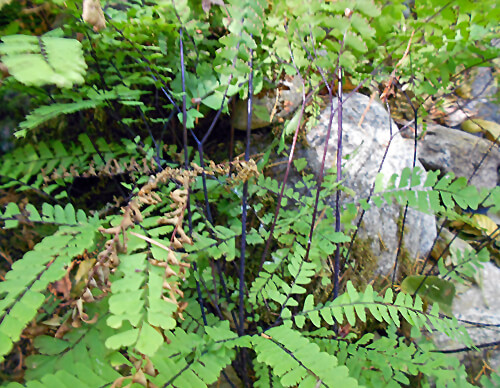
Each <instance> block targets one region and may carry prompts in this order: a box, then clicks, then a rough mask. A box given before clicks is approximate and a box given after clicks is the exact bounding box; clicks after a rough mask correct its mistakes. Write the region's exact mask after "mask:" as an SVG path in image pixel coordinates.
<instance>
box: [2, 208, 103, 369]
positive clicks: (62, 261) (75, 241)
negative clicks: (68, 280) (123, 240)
mask: <svg viewBox="0 0 500 388" xmlns="http://www.w3.org/2000/svg"><path fill="white" fill-rule="evenodd" d="M73 217H74V215H73ZM95 235H96V230H95V224H88V223H86V224H83V225H81V226H76V227H61V228H60V229H59V230H58V231H57V232H56V233H54V234H53V235H52V236H48V237H45V238H44V239H43V240H42V241H41V242H40V243H38V244H37V245H36V246H35V248H34V250H32V251H29V252H28V253H26V254H25V255H24V257H23V258H22V259H21V260H19V261H17V262H16V263H15V264H14V265H13V266H12V270H11V271H9V273H8V274H7V275H6V276H5V281H3V282H2V283H0V294H1V295H2V302H1V304H0V344H1V346H0V357H2V359H3V357H4V356H5V355H6V354H7V353H8V352H9V351H10V350H11V349H12V343H13V342H16V341H18V340H19V338H20V335H21V332H22V331H23V329H24V328H25V327H26V325H27V324H28V323H29V322H30V321H31V320H32V319H33V318H34V317H35V315H36V314H37V310H38V308H39V307H40V306H41V305H42V303H43V302H44V300H45V295H44V292H45V291H46V289H47V286H48V285H49V283H52V282H55V281H57V280H59V279H61V278H62V277H63V276H64V275H66V272H67V268H68V266H69V264H70V263H71V260H72V259H73V257H75V256H77V255H80V254H82V253H83V252H84V251H85V250H86V249H88V250H92V249H93V246H94V244H95Z"/></svg>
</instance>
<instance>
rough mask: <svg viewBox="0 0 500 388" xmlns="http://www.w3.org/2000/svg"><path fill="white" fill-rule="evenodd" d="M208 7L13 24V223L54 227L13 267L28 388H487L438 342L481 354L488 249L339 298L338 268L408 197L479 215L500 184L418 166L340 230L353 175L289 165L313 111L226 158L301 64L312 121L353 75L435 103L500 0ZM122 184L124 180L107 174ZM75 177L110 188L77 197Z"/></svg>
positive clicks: (427, 207)
mask: <svg viewBox="0 0 500 388" xmlns="http://www.w3.org/2000/svg"><path fill="white" fill-rule="evenodd" d="M201 3H202V4H200V2H195V1H187V0H183V1H175V2H170V1H160V0H158V1H149V2H141V1H129V2H123V3H121V2H119V3H116V4H115V2H110V3H109V4H108V6H107V7H106V8H105V15H106V19H107V20H106V25H107V27H106V28H105V29H103V30H101V31H99V32H96V31H93V30H91V26H89V25H87V24H84V23H83V22H82V20H81V12H80V10H79V8H80V7H79V2H76V1H71V0H69V1H66V2H62V1H56V0H54V1H49V2H47V4H48V5H47V9H49V10H50V12H52V13H53V14H54V15H56V16H58V17H59V19H57V22H58V23H59V25H60V29H58V30H54V31H52V32H49V33H48V34H45V35H41V36H40V37H36V36H33V34H34V32H33V31H30V30H29V29H26V31H22V28H21V27H20V26H21V25H22V24H21V23H19V22H18V21H16V20H14V21H10V22H9V23H8V24H6V25H4V24H1V25H0V34H2V41H3V43H2V44H1V46H0V55H2V57H1V58H2V62H3V63H4V64H5V65H6V67H7V69H8V70H9V72H10V75H11V76H12V77H10V78H9V79H6V80H5V82H4V83H3V84H2V85H3V87H4V88H6V89H7V91H11V90H12V91H16V92H18V93H26V94H29V95H30V96H31V100H30V113H29V114H28V115H27V116H26V117H25V119H24V121H23V122H21V123H19V130H18V131H17V132H16V133H15V135H16V136H17V137H24V139H22V140H19V143H17V144H16V146H15V148H14V150H13V151H12V152H10V153H8V154H6V155H3V156H1V160H0V179H1V181H0V189H2V190H9V195H12V196H15V198H21V195H26V200H25V199H24V198H23V200H19V201H16V200H10V199H9V200H8V201H7V202H6V205H5V206H4V207H2V208H1V209H0V221H1V222H2V223H3V226H4V228H5V230H6V231H7V232H19V233H21V232H22V233H25V234H26V235H27V236H29V230H32V231H34V232H36V233H38V235H39V236H40V241H33V248H32V249H31V250H28V251H27V252H23V253H22V255H21V254H20V255H19V257H17V260H15V261H14V263H13V264H12V266H11V268H9V269H6V270H5V271H4V270H3V268H2V276H3V274H4V273H5V276H4V279H5V280H4V281H3V282H2V283H0V296H1V302H0V357H2V360H4V361H5V363H8V362H9V361H11V360H12V359H15V358H16V354H15V353H16V352H17V351H18V350H17V349H15V346H14V345H16V344H17V343H21V342H20V341H25V342H26V343H29V344H30V346H31V344H32V345H33V347H30V348H29V349H25V350H24V349H23V351H25V352H26V354H25V355H26V356H28V357H27V359H26V362H25V364H24V365H23V366H24V367H25V369H26V371H25V372H24V373H23V375H22V376H20V378H19V381H22V382H23V384H24V386H27V387H38V386H73V385H74V386H82V387H83V386H107V385H114V386H121V385H124V384H131V385H132V386H139V385H142V386H150V385H151V386H152V385H154V386H158V387H159V386H165V387H166V386H174V387H189V386H195V387H203V386H210V385H212V384H220V383H221V382H222V381H223V379H228V380H233V382H232V383H235V382H236V383H238V384H239V383H240V382H241V383H242V384H244V385H246V386H256V387H269V386H276V387H294V386H300V387H320V386H324V387H333V386H337V385H340V386H344V385H345V386H346V387H356V386H367V387H370V386H374V387H378V386H390V387H393V386H400V385H417V384H421V385H422V386H428V385H429V384H433V383H436V385H437V386H444V385H449V386H467V385H468V383H466V382H465V381H466V377H467V374H466V371H465V369H464V367H463V366H460V365H459V362H458V360H457V358H456V357H454V356H453V355H452V356H449V355H447V354H444V353H439V352H438V351H436V350H437V349H436V346H435V345H434V344H433V343H432V341H430V340H428V338H426V337H427V336H429V335H430V334H432V333H434V332H436V331H437V332H443V333H445V334H447V335H448V336H449V337H450V338H451V339H453V340H456V341H460V342H461V343H463V344H464V345H465V346H469V347H472V348H473V347H474V346H475V344H473V343H472V342H471V340H470V338H469V337H468V335H467V332H466V331H465V329H464V328H463V326H462V325H461V324H460V323H459V322H458V321H457V320H456V319H455V318H454V317H453V316H452V315H451V311H450V306H451V303H452V299H453V295H454V285H453V283H452V281H455V282H456V281H463V278H464V277H473V276H474V273H475V271H476V270H477V268H478V267H480V266H481V263H484V262H487V261H488V260H489V258H490V255H489V253H488V251H487V250H486V249H483V250H478V252H473V251H465V252H453V253H452V256H451V258H447V259H446V258H440V259H438V261H437V264H436V267H437V272H436V273H433V274H432V276H428V277H426V278H425V281H424V276H423V275H422V276H409V277H407V278H406V279H400V280H402V282H401V290H400V291H399V290H398V291H396V290H397V288H395V287H390V285H388V284H385V285H386V286H387V289H386V290H385V291H381V290H379V289H378V288H377V287H379V285H377V286H376V287H375V288H377V290H374V286H372V285H371V284H367V285H363V287H361V288H360V289H359V290H357V289H356V288H355V287H354V286H353V283H354V282H352V281H351V280H354V279H350V278H344V279H343V281H342V282H341V290H340V294H339V295H338V297H336V298H335V299H332V298H331V296H330V291H331V288H332V286H331V284H332V283H333V281H334V280H335V277H336V276H337V275H336V273H335V269H334V268H333V264H332V263H333V262H334V260H335V257H336V255H338V256H341V257H344V256H345V254H346V252H347V250H348V248H349V245H348V243H350V241H351V238H352V236H353V233H354V232H355V229H356V227H355V226H354V225H353V224H354V223H353V220H354V219H355V217H356V215H357V213H358V210H360V209H365V210H366V209H369V208H370V207H371V206H372V205H375V206H382V205H384V204H385V203H391V202H392V201H395V202H397V203H398V204H401V205H403V206H404V205H408V206H410V207H413V208H415V209H417V210H419V211H422V212H425V213H429V214H433V215H436V216H446V217H448V218H449V219H453V220H461V221H464V222H467V223H470V224H473V223H474V221H473V220H472V219H471V218H470V217H468V216H467V215H465V214H464V211H470V210H477V209H478V208H479V207H480V206H483V207H488V206H489V207H491V210H492V211H498V210H500V207H499V206H500V205H499V204H500V189H499V188H498V187H496V188H495V189H492V190H482V191H481V192H479V191H478V190H477V189H476V188H475V187H473V186H470V185H468V184H467V179H466V178H463V177H459V178H455V177H454V176H453V175H452V174H445V175H444V176H442V177H440V173H439V172H438V171H436V172H427V174H426V175H425V174H424V173H423V171H422V170H420V169H419V168H414V169H409V168H407V169H404V170H403V171H402V172H401V174H399V175H397V174H396V175H394V176H392V177H384V176H383V175H379V176H378V177H377V179H376V182H375V187H374V194H373V196H372V197H371V198H364V199H361V200H359V201H358V203H348V202H347V201H349V199H346V202H343V205H345V206H344V208H343V209H339V210H340V220H339V221H340V223H341V228H340V230H339V229H337V231H336V232H335V231H334V230H335V229H334V228H333V227H332V225H335V223H336V221H337V219H336V215H335V209H334V208H332V206H331V205H330V203H331V202H330V201H329V199H331V198H332V196H334V195H335V194H337V193H339V192H340V191H342V192H343V193H344V194H347V195H346V196H345V197H347V198H348V196H349V195H352V194H353V193H352V191H349V190H347V189H346V188H345V187H344V186H343V185H342V182H339V181H337V179H336V178H337V177H336V175H335V173H332V172H331V171H327V173H326V174H325V175H324V177H323V181H321V182H318V181H317V177H315V176H313V175H311V174H308V173H307V171H306V168H305V167H306V164H307V162H306V161H305V160H300V159H299V160H295V161H294V163H293V166H295V168H296V170H297V172H300V174H297V179H296V181H297V183H295V184H294V185H293V187H292V186H291V185H287V186H285V187H283V188H282V184H284V183H283V182H281V181H279V180H278V179H274V178H273V177H272V175H273V172H272V170H271V168H270V167H271V166H272V163H273V161H272V160H271V158H273V157H279V156H281V155H282V153H283V151H284V150H285V140H286V139H287V136H289V135H291V134H292V133H294V131H295V127H296V125H297V124H300V123H298V120H299V116H298V115H296V116H295V119H294V120H295V121H293V120H292V121H290V122H289V123H288V126H287V127H286V129H285V130H284V133H283V136H282V137H281V143H280V141H278V140H276V141H274V142H271V145H270V146H269V148H268V149H265V150H259V152H260V151H263V152H264V154H263V155H258V157H259V158H261V159H260V160H257V162H255V161H254V160H252V159H250V160H249V158H248V157H247V158H246V159H245V161H244V162H243V161H242V160H239V159H238V160H237V159H235V160H232V161H230V162H227V161H224V162H222V163H220V160H221V159H224V156H222V157H221V155H219V152H218V151H215V152H213V150H214V149H217V147H218V146H217V144H218V143H219V142H220V141H221V139H222V141H225V140H226V138H228V135H227V134H226V133H225V132H223V131H224V130H225V127H224V125H220V126H215V122H214V124H213V125H212V124H210V123H209V122H210V120H211V119H212V118H214V117H215V118H219V114H220V113H228V112H229V111H230V108H231V106H232V102H231V100H232V99H234V100H236V99H237V98H240V99H247V98H250V97H252V96H251V95H250V94H252V93H253V95H254V96H255V95H257V94H261V93H263V94H264V93H266V91H268V90H270V89H273V88H276V85H278V83H279V82H278V81H280V80H281V79H283V78H284V77H288V76H292V75H293V76H296V75H297V73H299V74H300V75H301V77H302V78H303V79H304V81H305V83H306V87H307V89H308V90H310V91H311V93H310V95H308V106H307V107H306V114H307V115H308V117H307V118H308V123H307V125H312V124H313V123H314V121H315V114H316V113H317V112H319V110H320V109H321V108H322V104H323V102H322V98H323V97H324V93H323V92H321V90H322V89H323V88H324V86H325V85H324V83H325V82H328V84H330V83H331V85H332V86H333V84H334V83H333V80H334V76H336V74H337V67H338V66H341V67H342V69H343V71H344V73H345V74H346V76H347V77H348V79H349V80H350V82H351V83H353V84H355V85H362V83H363V82H365V84H364V85H365V86H368V85H369V82H381V81H387V80H388V79H390V78H391V77H393V75H391V73H392V72H393V71H396V74H397V76H398V77H399V78H398V79H399V82H400V83H401V84H404V85H405V88H407V90H408V92H411V93H413V95H416V96H417V97H415V100H416V102H417V103H418V102H421V101H423V100H425V98H427V97H429V96H432V95H433V94H435V93H437V92H438V91H439V92H440V93H445V92H447V90H446V88H447V87H452V86H453V85H452V84H453V81H454V77H455V76H456V75H457V73H458V72H460V71H462V70H465V69H466V68H468V67H471V66H473V65H475V64H478V63H479V62H480V61H487V60H490V59H492V58H495V57H496V56H497V55H498V48H495V47H493V46H492V45H490V44H489V42H490V40H491V38H493V37H495V36H496V35H495V34H498V29H497V26H496V25H495V24H494V22H493V21H494V20H495V19H494V16H495V15H497V14H498V10H497V9H496V8H495V7H494V5H495V4H494V2H493V1H490V0H483V1H482V2H480V4H481V6H482V7H483V9H484V10H487V11H488V12H479V11H478V10H477V9H476V8H475V7H474V3H470V2H468V1H459V2H455V3H456V4H455V3H453V4H451V3H450V4H448V5H447V6H445V7H444V8H442V9H438V6H440V5H439V4H438V2H436V1H431V0H428V1H424V2H418V4H416V5H414V6H412V7H411V8H410V9H408V11H409V13H408V14H409V15H410V16H406V17H405V16H404V15H405V13H406V10H407V6H406V5H405V3H404V2H403V1H399V0H398V1H392V2H390V4H388V3H387V2H382V1H372V0H356V1H351V2H343V1H328V2H320V1H309V2H304V1H296V0H289V1H276V2H271V3H270V2H268V1H265V0H230V1H228V2H227V3H224V2H222V1H203V2H201ZM4 4H5V1H4V2H2V1H0V7H2V6H4ZM490 11H491V12H490ZM283 15H286V19H284V18H283ZM492 18H493V19H492ZM14 19H15V16H14ZM497 19H498V18H497ZM492 20H493V21H492ZM16 23H17V24H16ZM16 26H17V27H16ZM14 27H15V28H17V29H18V30H19V29H21V31H17V30H16V31H14V32H12V29H15V28H14ZM6 31H7V32H9V34H7V33H6ZM16 32H19V35H12V34H13V33H16ZM37 34H39V32H37ZM5 35H7V36H5ZM75 36H78V38H79V39H78V40H75V39H73V38H74V37H75ZM410 40H411V41H410ZM80 41H81V43H80ZM407 48H408V49H410V48H411V61H410V59H409V58H408V57H407V56H406V55H405V51H406V49H407ZM87 66H88V67H87ZM250 79H251V80H252V83H251V84H252V85H251V87H250ZM409 81H411V82H409ZM407 82H408V83H407ZM379 85H382V84H380V83H379ZM71 87H72V89H70V88H71ZM61 88H63V89H61ZM438 89H439V90H438ZM250 91H251V93H250ZM309 97H310V100H309ZM309 101H310V102H309ZM328 103H329V104H331V103H332V101H328ZM249 113H250V114H251V113H252V112H249ZM207 123H209V124H207ZM209 128H211V129H210V131H211V130H212V129H214V128H215V131H216V132H219V133H215V141H214V142H213V143H211V142H210V141H211V140H212V137H210V141H206V140H207V139H204V137H205V136H207V138H208V137H209V136H208V132H209ZM210 135H211V136H213V135H214V133H211V134H210ZM76 139H78V141H76ZM142 139H144V140H142ZM330 141H333V140H332V139H330ZM236 142H237V146H238V147H240V146H241V145H240V144H238V140H237V141H236ZM278 143H279V144H278ZM177 145H178V146H181V147H182V152H179V150H180V148H179V149H177V147H176V146H177ZM193 146H194V148H192V147H193ZM222 148H227V147H225V144H224V147H222ZM241 148H243V147H241ZM207 150H210V151H211V154H210V155H208V154H207ZM247 156H248V155H247ZM212 159H213V160H217V162H215V161H213V160H212ZM240 159H243V158H240ZM217 163H219V164H217ZM279 164H280V163H278V165H279ZM293 166H292V168H293ZM424 176H425V178H424ZM102 177H108V178H109V177H111V178H112V179H113V180H114V181H115V183H117V184H116V186H117V187H118V188H116V187H112V185H107V184H106V183H105V184H104V186H106V187H105V188H103V187H102V186H103V185H102V182H99V183H96V182H95V181H92V179H93V178H102ZM76 178H80V180H81V181H83V185H86V186H88V188H89V189H93V190H95V191H97V192H99V193H102V192H103V191H104V190H109V191H110V192H111V195H109V198H104V196H102V197H103V198H97V199H95V200H94V202H93V203H92V204H90V205H88V204H86V205H80V204H77V203H78V202H76V201H75V199H78V198H75V195H74V194H72V193H73V192H72V191H71V188H72V187H73V186H74V185H76ZM80 184H81V183H80ZM108 186H109V187H108ZM99 190H101V191H99ZM318 190H319V192H318ZM281 192H282V193H283V195H281V194H280V193H281ZM35 194H39V195H42V196H44V197H49V198H50V199H51V200H53V202H52V203H56V202H59V203H57V204H55V205H51V204H49V203H47V202H46V201H47V198H43V202H41V201H40V199H39V197H38V196H37V195H35ZM98 197H99V196H98ZM342 198H344V196H342ZM278 207H279V211H277V209H278ZM242 214H244V216H243V217H242V216H241V215H242ZM47 226H49V227H50V228H47ZM242 230H244V233H242ZM343 270H344V268H341V276H344V275H345V274H350V275H352V276H354V277H355V276H356V275H357V274H355V273H354V274H352V272H343ZM240 275H241V276H240ZM336 280H339V279H338V278H337V279H336ZM240 282H241V283H243V282H244V284H240ZM421 282H423V285H422V287H420V286H419V284H420V283H421ZM419 288H420V289H419ZM417 290H418V291H417ZM415 293H416V294H417V295H413V294H415ZM440 311H441V312H443V313H446V314H447V315H443V314H441V313H440ZM36 330H39V331H36ZM23 355H24V354H23V353H21V356H23ZM231 372H232V373H231ZM234 372H235V373H234ZM231 374H232V376H231ZM235 374H236V376H235ZM496 379H497V376H492V377H491V379H488V380H487V379H486V378H483V379H482V381H481V382H482V383H483V384H484V385H485V386H487V385H488V384H494V383H495V381H496ZM236 380H237V381H236ZM7 386H9V387H18V386H22V384H20V383H14V382H11V383H10V384H7Z"/></svg>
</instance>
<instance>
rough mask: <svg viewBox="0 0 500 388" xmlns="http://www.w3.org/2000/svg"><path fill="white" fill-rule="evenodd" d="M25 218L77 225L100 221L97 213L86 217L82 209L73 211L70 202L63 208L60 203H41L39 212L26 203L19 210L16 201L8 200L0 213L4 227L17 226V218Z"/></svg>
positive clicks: (49, 222)
mask: <svg viewBox="0 0 500 388" xmlns="http://www.w3.org/2000/svg"><path fill="white" fill-rule="evenodd" d="M23 219H26V220H28V221H30V222H41V223H45V224H54V225H60V226H77V225H86V224H93V225H95V226H99V224H100V221H99V218H98V217H97V215H95V216H94V217H93V218H88V217H87V215H86V214H85V212H84V211H83V210H82V209H78V210H77V211H75V208H74V206H73V205H72V204H70V203H69V204H67V205H66V206H65V207H64V208H63V207H62V206H61V205H55V206H52V205H50V204H48V203H44V204H43V205H42V211H41V213H39V212H38V210H37V209H36V207H35V206H33V205H32V204H31V203H28V204H27V205H26V206H25V208H24V210H21V209H20V208H19V206H18V205H17V204H16V203H13V202H10V203H8V204H7V206H6V207H5V211H4V212H3V214H2V213H0V220H3V221H5V228H15V227H17V225H18V223H19V220H23Z"/></svg>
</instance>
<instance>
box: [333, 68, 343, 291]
mask: <svg viewBox="0 0 500 388" xmlns="http://www.w3.org/2000/svg"><path fill="white" fill-rule="evenodd" d="M338 79H339V85H338V87H339V90H338V96H337V101H338V111H337V112H338V120H337V122H338V134H337V177H336V181H337V184H340V181H341V179H342V67H341V66H339V74H338ZM335 233H340V190H337V193H336V198H335ZM339 278H340V244H338V243H337V246H336V248H335V261H334V274H333V299H334V300H335V299H337V297H338V296H339Z"/></svg>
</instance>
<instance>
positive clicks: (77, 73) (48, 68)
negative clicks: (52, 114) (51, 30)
mask: <svg viewBox="0 0 500 388" xmlns="http://www.w3.org/2000/svg"><path fill="white" fill-rule="evenodd" d="M2 41H3V44H2V45H0V54H1V55H2V61H3V63H4V64H5V65H6V66H7V68H8V69H9V72H10V73H11V74H12V75H13V76H14V77H15V78H16V79H17V80H18V81H19V82H22V83H23V84H26V85H34V86H42V85H47V84H55V85H57V86H59V87H64V88H70V87H71V86H72V85H74V84H81V83H83V76H84V75H85V71H86V69H87V65H86V63H85V60H84V58H83V51H82V46H81V44H80V42H78V41H77V40H76V39H65V38H59V37H53V36H43V37H36V36H27V35H11V36H3V37H2Z"/></svg>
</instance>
